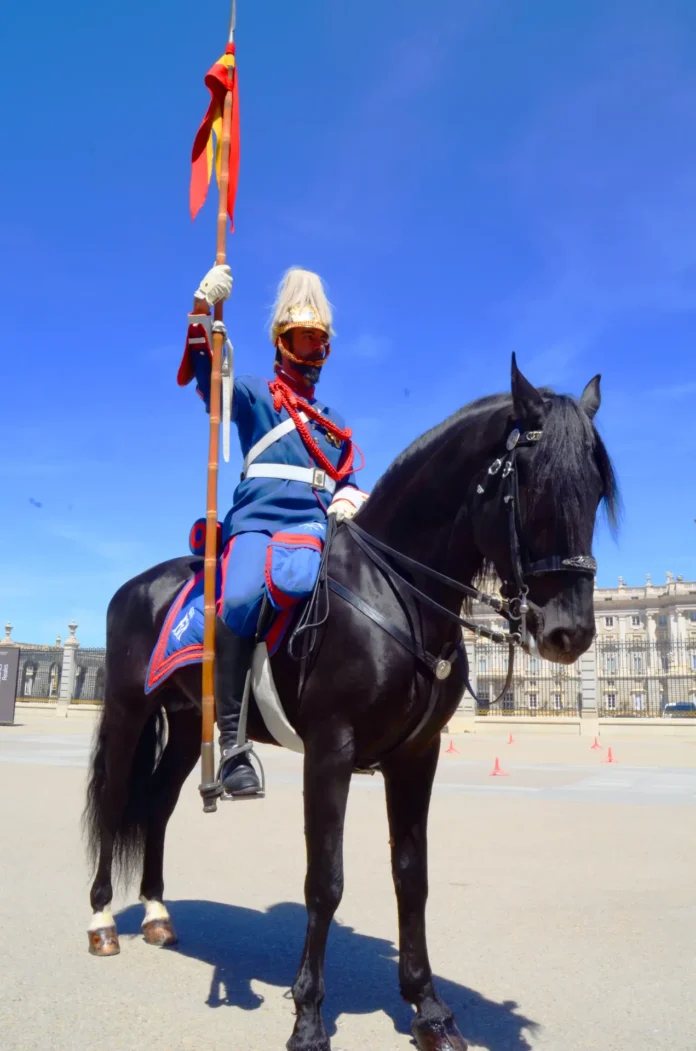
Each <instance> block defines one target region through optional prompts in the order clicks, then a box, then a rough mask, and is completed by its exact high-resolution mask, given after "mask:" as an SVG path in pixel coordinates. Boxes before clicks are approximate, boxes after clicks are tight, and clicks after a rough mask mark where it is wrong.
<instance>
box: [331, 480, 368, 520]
mask: <svg viewBox="0 0 696 1051" xmlns="http://www.w3.org/2000/svg"><path fill="white" fill-rule="evenodd" d="M366 500H367V493H363V492H361V491H360V489H353V488H352V487H351V486H346V487H345V488H344V489H339V491H338V492H337V493H336V495H335V496H334V498H333V500H332V501H331V503H330V504H329V507H328V509H327V512H326V513H327V514H329V515H335V516H336V524H337V525H338V523H339V522H342V521H343V520H344V519H345V518H352V517H353V516H354V515H355V514H357V512H358V511H359V510H360V508H361V507H362V505H363V504H364V503H365V501H366Z"/></svg>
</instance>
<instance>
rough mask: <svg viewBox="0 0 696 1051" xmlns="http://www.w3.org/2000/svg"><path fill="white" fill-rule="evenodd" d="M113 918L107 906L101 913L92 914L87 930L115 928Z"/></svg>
mask: <svg viewBox="0 0 696 1051" xmlns="http://www.w3.org/2000/svg"><path fill="white" fill-rule="evenodd" d="M115 926H116V925H115V923H114V918H113V916H112V915H111V906H110V905H107V906H106V908H105V909H102V911H101V912H94V913H92V922H91V923H90V925H89V927H88V928H87V929H88V930H90V931H98V930H99V928H100V927H115Z"/></svg>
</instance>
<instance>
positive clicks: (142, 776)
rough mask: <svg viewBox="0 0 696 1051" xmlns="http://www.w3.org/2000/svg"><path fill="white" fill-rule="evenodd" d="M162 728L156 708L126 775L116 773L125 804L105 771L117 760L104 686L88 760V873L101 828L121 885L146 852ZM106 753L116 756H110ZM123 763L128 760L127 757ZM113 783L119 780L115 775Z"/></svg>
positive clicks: (160, 711) (162, 720)
mask: <svg viewBox="0 0 696 1051" xmlns="http://www.w3.org/2000/svg"><path fill="white" fill-rule="evenodd" d="M166 729H167V723H166V717H165V714H164V709H162V708H157V709H156V710H155V711H154V712H153V713H152V714H151V715H150V716H149V718H148V720H147V722H146V723H145V726H144V728H143V730H142V733H141V734H140V737H139V738H138V742H137V744H136V746H135V751H134V752H133V754H132V758H131V760H130V762H131V768H130V772H129V773H128V774H126V773H125V771H121V774H122V776H123V779H124V781H125V791H126V798H125V805H124V800H123V794H122V791H121V790H119V788H118V786H115V785H114V777H113V774H112V776H111V777H109V776H108V772H107V763H108V765H109V766H110V767H111V768H112V770H113V764H114V763H118V762H119V758H120V757H119V756H118V754H117V747H116V749H114V746H115V744H116V742H115V736H116V732H117V731H116V726H115V725H114V724H113V720H112V719H111V718H110V714H109V706H108V683H107V689H105V697H104V709H103V712H102V716H101V720H100V723H99V728H98V730H97V734H96V737H95V742H94V748H93V751H92V758H91V761H90V772H89V782H88V786H87V803H86V805H85V810H84V815H83V825H84V831H85V838H86V843H87V853H88V856H89V858H90V860H91V863H92V867H93V869H94V868H96V865H97V862H98V858H99V850H100V846H101V841H102V830H103V829H105V828H106V829H108V830H109V831H110V832H111V833H112V834H113V836H114V842H113V865H114V874H115V877H116V879H117V880H122V881H123V882H124V883H128V882H130V879H131V877H132V876H133V875H134V873H135V872H136V870H137V869H138V867H139V865H140V862H141V861H142V858H143V855H144V852H145V836H146V833H147V821H148V801H149V799H150V798H151V782H152V777H153V775H154V772H155V768H156V766H157V762H158V760H159V758H160V756H161V754H162V750H163V747H164V742H165V736H166ZM111 749H114V750H115V751H116V754H113V753H112V755H111V756H110V755H109V751H110V750H111ZM122 761H123V762H124V763H126V762H127V761H128V759H127V758H126V756H124V757H123V760H122ZM116 780H117V781H118V780H119V778H118V776H117V777H116ZM117 796H119V797H120V798H117Z"/></svg>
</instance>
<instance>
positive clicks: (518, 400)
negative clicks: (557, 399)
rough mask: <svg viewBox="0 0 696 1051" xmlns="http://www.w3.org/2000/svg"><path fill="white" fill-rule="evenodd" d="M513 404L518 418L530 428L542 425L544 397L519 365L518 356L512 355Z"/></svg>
mask: <svg viewBox="0 0 696 1051" xmlns="http://www.w3.org/2000/svg"><path fill="white" fill-rule="evenodd" d="M512 404H513V406H514V409H515V415H516V416H517V418H518V420H520V421H522V422H524V423H526V424H527V426H528V427H529V428H530V429H532V430H533V429H534V428H536V427H540V426H541V424H542V423H543V420H544V415H545V413H544V399H543V398H542V396H541V394H540V393H539V391H538V390H537V389H536V387H533V386H532V384H531V383H530V382H529V380H528V379H527V377H526V376H523V375H522V373H521V372H520V370H519V369H518V367H517V358H516V357H515V355H514V354H513V355H512Z"/></svg>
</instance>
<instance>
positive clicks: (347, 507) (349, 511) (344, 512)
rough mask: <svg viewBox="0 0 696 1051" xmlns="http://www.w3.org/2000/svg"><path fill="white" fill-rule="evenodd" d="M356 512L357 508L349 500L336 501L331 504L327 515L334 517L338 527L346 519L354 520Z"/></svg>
mask: <svg viewBox="0 0 696 1051" xmlns="http://www.w3.org/2000/svg"><path fill="white" fill-rule="evenodd" d="M356 511H357V507H353V505H352V504H351V502H350V501H349V500H334V501H333V503H331V504H329V508H328V510H327V512H326V513H327V515H334V516H335V518H336V525H338V523H339V522H342V521H343V519H344V518H352V517H353V515H354V514H355V513H356Z"/></svg>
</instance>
